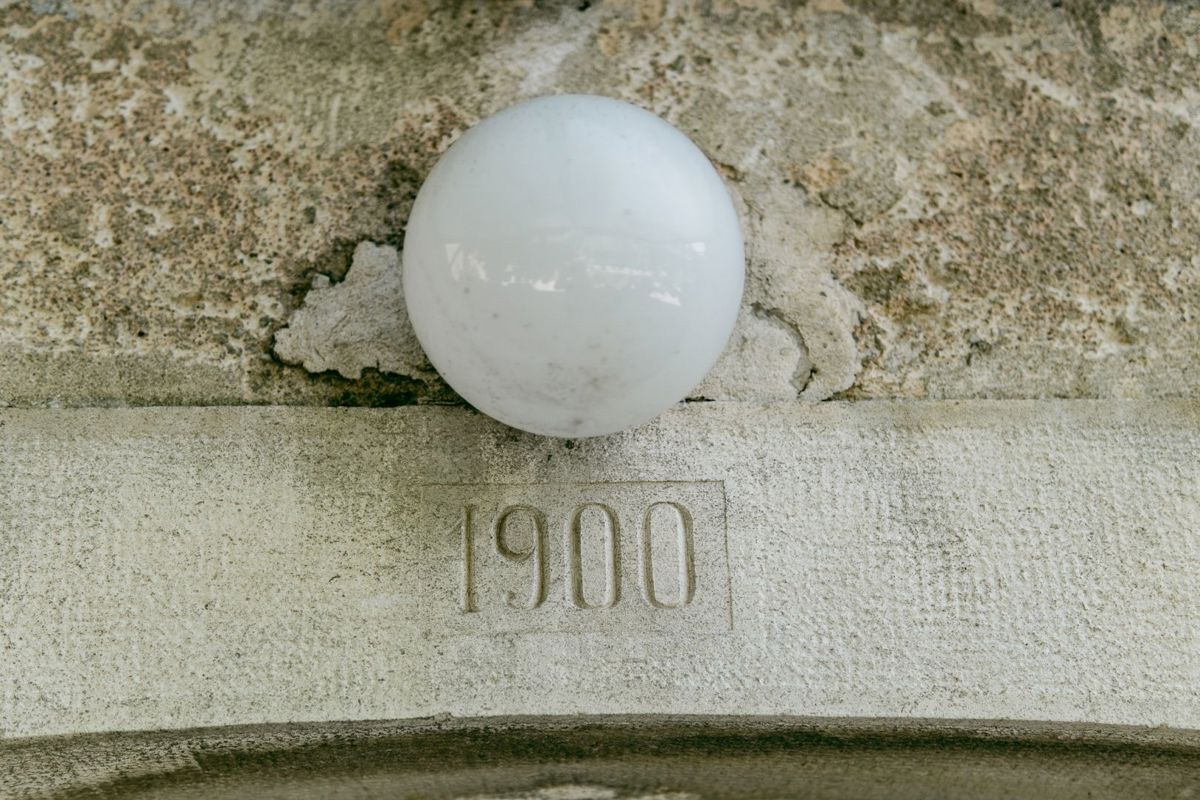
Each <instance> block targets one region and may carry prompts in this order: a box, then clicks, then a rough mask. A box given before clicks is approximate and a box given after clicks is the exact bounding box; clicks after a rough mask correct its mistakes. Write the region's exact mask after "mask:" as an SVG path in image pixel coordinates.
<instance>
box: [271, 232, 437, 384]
mask: <svg viewBox="0 0 1200 800" xmlns="http://www.w3.org/2000/svg"><path fill="white" fill-rule="evenodd" d="M275 354H276V355H277V356H279V358H280V359H281V360H282V361H284V363H287V364H303V366H304V368H305V369H306V370H308V371H309V372H326V371H328V370H333V371H334V372H337V373H338V374H339V375H341V376H342V377H344V378H352V379H358V378H361V377H362V373H363V370H364V369H377V370H380V371H381V372H394V373H397V374H400V375H407V376H408V377H410V378H415V379H418V380H429V379H431V378H433V377H434V375H435V373H434V370H433V368H432V367H431V366H430V365H429V362H428V361H427V360H426V358H425V354H424V352H423V351H422V350H421V345H420V343H419V342H418V341H417V337H416V333H415V332H414V331H413V329H412V325H411V323H410V322H409V320H408V310H407V309H406V308H405V305H404V288H403V286H402V283H401V270H400V257H399V255H398V254H397V253H396V248H394V247H390V246H388V245H376V244H372V243H371V242H362V243H361V244H359V245H358V247H356V248H355V250H354V259H353V261H352V262H351V264H350V270H349V271H348V272H347V273H346V279H345V280H344V281H342V282H341V283H339V284H331V283H330V280H329V276H327V275H317V277H315V278H314V279H313V285H312V289H310V290H309V292H308V294H307V295H305V297H304V305H303V306H301V307H300V308H299V309H297V310H296V311H295V313H293V314H292V316H291V317H290V318H289V319H288V324H287V327H285V328H283V329H281V330H280V331H278V332H277V333H276V334H275Z"/></svg>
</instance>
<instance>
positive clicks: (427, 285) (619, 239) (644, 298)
mask: <svg viewBox="0 0 1200 800" xmlns="http://www.w3.org/2000/svg"><path fill="white" fill-rule="evenodd" d="M744 273H745V266H744V255H743V248H742V237H741V232H740V230H739V228H738V220H737V214H736V212H735V211H734V208H733V203H732V202H731V200H730V197H729V194H728V192H727V191H726V189H725V186H724V185H723V184H722V182H721V179H720V177H718V175H717V173H716V171H715V170H714V169H713V167H712V165H711V164H710V163H709V161H708V159H707V158H705V156H704V154H703V153H702V152H701V151H700V149H699V148H698V147H696V145H694V144H693V143H692V142H691V141H690V140H689V139H688V138H687V136H685V135H684V134H682V133H681V132H679V131H678V130H676V129H675V128H673V127H672V126H671V125H669V124H668V123H666V122H664V121H663V120H662V119H660V118H658V117H657V116H655V115H654V114H651V113H650V112H648V111H643V110H642V109H640V108H638V107H636V106H633V105H630V104H628V103H624V102H621V101H618V100H612V99H609V98H605V97H593V96H587V95H559V96H553V97H541V98H537V99H534V100H529V101H526V102H523V103H519V104H517V105H515V106H512V107H510V108H507V109H505V110H503V111H501V112H499V113H497V114H495V115H493V116H491V117H489V118H487V119H485V120H483V121H482V122H480V123H479V124H478V125H476V126H475V127H473V128H471V129H470V130H469V131H467V132H466V133H465V134H464V135H463V136H462V137H461V138H460V139H459V140H458V141H457V142H455V143H454V145H453V146H452V147H450V149H449V150H448V151H447V152H446V154H445V155H444V156H443V157H442V159H441V160H440V161H439V162H438V163H437V165H436V166H435V167H434V169H433V171H432V172H431V173H430V175H429V178H428V179H427V180H426V181H425V183H424V185H423V186H422V187H421V190H420V192H419V193H418V194H417V199H416V203H415V204H414V206H413V210H412V214H411V216H410V217H409V221H408V229H407V232H406V234H405V240H404V292H405V299H406V302H407V304H408V313H409V316H410V318H411V319H412V324H413V327H414V329H415V330H416V333H417V338H418V339H419V340H420V342H421V345H422V347H424V348H425V353H426V355H428V357H429V360H430V362H432V364H433V366H434V367H436V368H437V370H438V372H439V373H441V375H442V377H443V378H444V379H445V380H446V382H447V383H448V384H450V386H451V387H453V388H454V390H455V391H457V392H458V393H459V394H460V395H462V397H463V398H464V399H466V400H467V401H468V402H469V403H471V404H472V405H473V406H475V407H476V408H478V409H479V410H481V411H483V412H484V413H486V414H488V415H490V416H492V417H495V418H496V419H498V420H500V421H501V422H504V423H506V424H508V425H511V426H513V427H515V428H520V429H522V430H526V431H531V432H534V433H539V434H545V435H549V436H564V437H582V436H597V435H601V434H606V433H612V432H615V431H620V430H623V429H625V428H628V427H631V426H635V425H639V424H641V423H643V422H646V421H648V420H649V419H651V418H653V417H654V416H656V415H657V414H659V413H660V412H661V411H663V410H665V409H666V408H667V407H669V406H670V405H672V404H673V403H675V402H677V401H679V400H681V399H682V398H684V397H685V396H686V395H687V393H688V392H689V391H690V390H691V389H692V388H694V387H695V386H696V384H698V383H699V382H700V381H701V379H703V377H704V375H705V374H706V373H707V372H708V370H709V369H710V368H711V367H712V365H713V364H714V363H715V362H716V360H717V358H718V356H720V354H721V351H722V349H723V348H724V347H725V343H726V341H727V340H728V338H729V334H730V332H731V331H732V329H733V324H734V321H735V319H736V318H737V312H738V306H739V305H740V302H741V296H742V286H743V282H744Z"/></svg>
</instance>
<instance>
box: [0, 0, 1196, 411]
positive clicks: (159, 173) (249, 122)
mask: <svg viewBox="0 0 1200 800" xmlns="http://www.w3.org/2000/svg"><path fill="white" fill-rule="evenodd" d="M0 5H2V6H4V7H3V9H2V10H0V95H2V97H0V108H2V111H0V156H2V157H0V186H3V190H2V191H0V226H2V228H0V289H2V290H0V402H6V403H9V404H15V405H56V404H57V405H111V404H115V405H121V404H134V405H138V404H164V403H165V404H226V403H289V404H352V405H353V404H367V405H395V404H403V403H411V402H417V401H427V400H433V401H448V400H449V401H453V400H454V399H455V398H454V397H453V395H452V394H451V393H450V392H449V391H448V390H447V389H446V387H445V386H444V385H443V384H442V383H440V381H438V380H437V378H436V377H435V376H433V375H432V374H431V373H429V371H428V370H427V369H426V367H425V365H424V364H421V363H416V362H414V361H413V360H412V359H411V358H409V357H408V356H409V355H411V352H412V343H411V341H408V340H407V339H406V338H405V334H403V333H402V332H399V331H398V330H394V331H393V334H392V335H395V336H396V337H397V338H395V339H394V340H393V341H390V342H389V343H388V345H387V348H388V350H389V352H392V353H403V354H405V357H403V358H398V359H378V360H376V361H375V362H374V363H377V365H378V366H377V367H375V366H372V364H373V362H372V355H374V354H373V353H370V352H368V353H366V354H364V353H356V352H353V351H354V350H355V342H354V341H353V340H350V341H349V342H348V341H347V340H346V339H338V338H337V337H336V335H335V334H336V333H337V332H331V333H330V335H331V336H334V338H333V339H331V340H323V339H321V338H318V339H316V340H314V339H312V338H311V337H309V338H308V340H307V345H306V347H307V350H305V351H304V352H302V351H301V350H299V349H296V347H295V345H296V344H297V342H296V340H295V339H294V338H293V340H292V345H283V346H282V347H281V349H280V350H279V353H280V355H278V356H277V355H275V354H274V353H273V351H272V343H273V341H274V337H275V335H276V334H277V333H278V332H279V331H280V330H281V329H284V328H285V326H288V325H289V323H291V324H292V326H293V327H292V331H293V333H292V334H289V335H291V336H293V337H295V336H301V337H303V336H305V335H307V334H305V333H304V331H306V330H307V328H306V325H307V324H308V323H305V321H304V319H303V318H301V317H296V316H294V314H295V311H296V309H297V307H299V306H300V305H301V304H302V303H303V302H304V298H305V295H306V293H308V292H309V290H310V287H311V286H312V285H313V283H314V278H316V279H317V280H318V282H320V281H323V280H324V279H323V278H320V277H319V276H321V275H324V276H327V277H328V278H329V280H330V281H332V282H335V283H336V282H337V281H340V280H341V279H342V278H344V277H345V275H346V271H347V269H348V267H349V263H350V255H351V253H352V252H353V251H354V249H355V247H356V246H357V245H359V244H361V243H363V242H372V243H375V244H378V245H390V246H394V247H400V246H402V243H403V237H404V225H405V220H406V218H407V214H408V211H409V207H410V205H411V202H412V199H413V197H414V194H415V192H416V190H417V187H418V186H419V185H420V183H421V180H422V179H423V177H424V176H425V174H427V172H428V171H429V169H430V167H431V165H432V164H433V163H434V161H435V160H436V159H437V157H438V155H439V153H441V152H443V151H444V150H445V149H446V147H447V146H448V145H449V144H450V143H451V142H452V141H453V140H454V138H455V137H456V136H458V135H459V134H461V132H462V131H463V130H465V129H466V128H467V127H468V126H469V125H471V124H472V123H474V122H475V121H477V120H479V119H480V118H482V117H483V116H485V115H487V114H489V113H492V112H494V111H496V110H498V109H500V108H502V107H504V106H506V105H509V104H511V103H512V102H514V101H516V100H519V99H522V98H526V97H530V96H533V95H537V94H542V93H548V92H559V91H573V92H594V93H600V94H607V95H612V96H616V97H621V98H624V99H627V100H630V101H632V102H635V103H638V104H640V105H642V106H644V107H646V108H648V109H650V110H652V111H655V112H656V113H659V114H661V115H663V116H664V117H665V118H667V119H668V120H670V121H671V122H673V123H674V124H676V125H678V126H679V127H680V128H682V129H683V130H684V131H686V132H687V133H688V134H690V135H691V136H692V137H693V138H694V139H695V140H696V141H697V142H698V143H699V145H700V146H701V147H702V148H703V149H704V150H705V151H706V152H707V153H708V155H709V156H710V157H711V158H712V159H713V160H714V161H715V162H716V163H717V164H718V166H719V168H720V170H721V171H722V173H723V174H724V175H725V177H726V178H727V180H728V185H729V188H730V190H731V192H733V194H734V195H735V197H736V199H737V202H738V205H739V208H740V209H741V213H742V215H743V219H744V224H745V230H746V233H747V239H748V245H749V247H748V255H749V265H748V266H749V277H750V281H749V291H748V294H747V297H746V308H745V310H744V313H743V315H742V323H741V326H740V328H739V330H738V333H737V334H736V335H735V337H734V341H733V343H732V345H731V347H732V348H733V352H735V353H736V354H737V358H736V359H734V360H732V361H729V362H727V365H726V366H727V367H728V369H726V370H725V371H724V373H723V374H721V375H719V376H717V377H716V378H714V380H712V381H710V382H709V383H708V384H707V385H705V386H704V387H702V388H701V389H699V390H698V393H702V394H704V395H705V396H709V397H713V398H719V399H763V400H767V399H794V398H795V397H796V396H801V397H803V398H805V399H811V400H819V399H824V398H828V397H831V396H839V397H848V398H896V397H904V398H921V397H930V398H981V397H1030V398H1033V397H1101V398H1103V397H1110V398H1112V397H1125V398H1136V397H1188V396H1194V395H1195V393H1196V391H1197V388H1198V387H1200V356H1198V355H1197V354H1198V353H1200V321H1198V319H1197V313H1198V312H1197V309H1198V308H1200V128H1198V121H1200V91H1198V90H1197V88H1196V87H1197V86H1200V5H1197V4H1196V3H1195V2H1180V3H1164V4H1159V3H1148V2H1147V3H1125V2H1111V3H1110V2H1103V3H1101V2H1095V3H1090V2H1081V1H1080V0H1067V2H1063V3H1049V2H1046V3H1016V2H1014V3H997V2H993V0H974V1H973V2H966V1H965V0H964V1H963V2H952V1H951V0H937V1H936V2H930V0H914V1H913V2H899V3H897V2H890V1H889V2H882V1H879V2H875V1H873V0H864V1H863V2H842V1H841V0H817V1H815V2H811V3H807V4H800V3H774V2H755V1H754V0H711V2H709V1H708V0H704V1H703V2H701V1H700V0H696V2H690V1H689V0H679V1H678V2H675V1H672V2H666V1H665V0H620V1H619V2H618V1H616V0H611V1H609V0H596V1H595V2H573V3H551V2H514V3H484V2H477V3H475V2H463V3H449V2H447V3H437V2H427V1H426V0H382V1H381V2H370V3H368V2H362V3H350V4H347V3H341V2H324V1H322V0H314V1H313V2H258V3H249V4H246V3H218V4H213V3H190V2H183V1H182V0H180V2H132V3H125V2H121V3H115V2H114V3H106V2H99V1H98V2H70V1H69V0H63V1H62V2H34V3H28V4H26V3H16V2H13V3H0ZM324 291H326V292H328V291H329V290H324ZM353 296H354V295H353V293H352V292H349V291H343V292H342V293H341V294H340V295H338V296H337V297H340V298H342V299H345V298H349V297H353ZM325 298H326V301H325V302H326V309H327V310H330V309H333V308H336V303H335V305H333V306H331V305H329V303H330V302H333V301H334V300H335V299H336V298H335V296H333V295H328V294H327V295H325ZM394 304H395V297H393V296H384V297H381V298H380V299H379V300H378V305H377V306H375V307H371V306H370V304H367V305H365V306H363V305H360V304H358V303H356V304H354V305H351V306H346V307H345V308H344V310H345V311H346V313H347V314H348V315H350V316H349V317H348V319H347V320H346V324H345V325H344V326H343V327H342V328H341V329H340V331H341V332H342V333H345V332H347V331H349V332H351V333H353V332H355V331H361V330H363V329H364V326H366V327H367V328H370V326H371V325H374V324H376V323H377V322H378V319H379V314H381V313H383V314H386V313H388V310H389V309H390V308H391V307H392V306H393V305H394ZM314 313H315V312H314ZM357 314H363V315H364V317H363V319H358V318H356V317H355V316H354V315H357ZM310 322H311V320H310ZM376 329H377V328H376ZM286 337H287V335H285V341H286ZM289 348H290V349H289ZM289 353H290V355H289ZM316 353H323V354H324V356H325V357H319V358H317V357H313V356H314V354H316ZM281 357H282V360H283V361H294V362H296V363H297V365H295V366H286V365H285V364H283V363H282V362H281ZM300 363H304V364H307V365H308V367H309V368H310V369H316V370H319V373H318V374H315V375H314V374H311V373H309V372H308V371H306V369H305V368H304V367H303V366H299V364H300ZM364 366H367V367H370V368H369V369H367V370H366V371H365V372H364V373H362V374H361V377H359V378H354V377H353V376H354V375H358V374H359V371H360V369H362V368H363V367H364ZM347 376H350V377H347Z"/></svg>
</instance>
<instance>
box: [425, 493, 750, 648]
mask: <svg viewBox="0 0 1200 800" xmlns="http://www.w3.org/2000/svg"><path fill="white" fill-rule="evenodd" d="M654 484H661V485H673V484H679V485H682V486H698V485H704V484H709V485H712V486H717V487H720V490H721V554H722V555H723V556H724V557H725V560H724V566H725V608H726V609H727V610H728V613H727V614H726V615H725V629H724V630H722V631H712V632H707V633H696V634H693V635H694V636H698V637H712V636H725V635H728V634H730V633H732V632H733V622H734V610H733V570H732V569H731V568H730V564H729V492H728V487H727V486H726V482H725V480H724V479H723V478H722V479H719V480H714V479H711V478H709V479H699V480H693V481H689V480H679V479H669V480H654V479H650V478H643V479H641V480H630V481H427V482H422V483H412V484H408V487H407V488H409V489H412V490H420V489H426V488H438V487H446V488H458V487H470V486H483V487H493V486H494V487H499V488H506V487H522V486H546V487H553V486H573V487H578V486H646V485H654ZM478 635H479V634H476V633H466V632H451V633H449V638H452V639H460V638H467V637H471V636H478ZM520 635H527V636H528V635H537V636H578V635H580V634H578V633H574V632H569V631H529V632H527V633H524V634H520ZM634 635H639V634H634ZM656 635H657V634H656Z"/></svg>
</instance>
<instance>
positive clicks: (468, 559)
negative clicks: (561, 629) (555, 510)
mask: <svg viewBox="0 0 1200 800" xmlns="http://www.w3.org/2000/svg"><path fill="white" fill-rule="evenodd" d="M479 516H480V515H479V511H478V508H477V507H476V506H475V505H472V504H465V505H463V506H462V521H461V524H462V558H463V569H462V591H461V594H460V598H459V601H460V608H461V610H462V611H463V612H466V613H470V612H475V611H479V610H480V609H479V600H478V598H477V596H476V594H477V592H476V574H475V573H476V568H477V557H476V547H477V545H478V541H477V540H478V538H479V537H480V534H481V533H483V532H482V531H479V530H478V528H479V527H480V525H479ZM637 522H638V523H640V524H639V525H637V526H636V527H637V528H638V529H637V530H636V531H629V532H628V534H630V538H632V539H634V541H633V542H631V543H630V544H632V545H633V547H634V549H635V554H636V565H637V566H636V569H635V571H636V575H635V576H633V577H634V582H635V585H636V587H637V594H638V595H639V596H640V602H641V603H644V604H645V605H647V606H650V607H651V608H655V609H677V608H683V607H685V606H687V605H688V604H689V603H691V602H692V599H693V596H694V594H695V590H696V567H695V553H694V548H695V544H694V531H693V523H692V514H691V512H689V511H688V509H687V508H686V507H685V506H684V505H683V504H682V503H679V502H676V501H673V500H659V501H654V502H650V503H649V504H648V505H647V506H646V507H645V508H644V509H642V511H641V514H640V519H639V520H637ZM597 524H598V525H599V530H600V531H601V533H602V540H603V558H602V559H596V560H590V561H589V560H585V559H584V558H583V557H582V555H581V553H582V550H583V539H584V530H585V526H586V528H587V529H588V530H595V529H596V526H597ZM517 525H520V526H521V528H523V529H525V530H527V531H530V534H531V535H530V536H529V544H528V545H527V546H521V547H514V546H513V544H512V538H513V537H512V536H511V535H510V534H511V529H512V528H513V527H514V526H517ZM484 528H485V531H486V533H487V534H488V539H489V540H490V545H491V547H492V548H493V550H494V553H495V554H496V556H498V557H499V558H500V559H502V560H503V561H504V562H506V563H508V564H519V565H527V569H528V570H529V588H528V590H527V591H524V592H514V591H507V592H505V593H504V595H503V601H504V603H505V604H506V605H507V606H508V607H509V608H514V609H525V610H532V609H535V608H538V607H540V606H541V605H542V604H543V603H545V602H546V599H547V595H548V593H549V589H550V586H551V585H552V580H551V577H552V576H551V575H550V574H549V572H550V568H549V564H551V563H553V564H560V563H561V564H562V568H563V569H564V570H565V574H564V575H562V576H561V580H562V585H563V587H564V595H565V600H566V603H567V604H568V605H569V606H570V607H574V608H577V609H609V608H614V607H616V606H617V605H618V604H621V603H625V602H634V603H637V602H639V598H635V599H632V600H630V599H629V598H624V597H623V596H622V582H623V577H624V576H623V575H622V564H623V563H625V559H624V558H623V555H622V541H623V538H624V535H625V534H626V532H624V531H622V526H621V522H620V517H619V515H618V514H617V512H616V511H615V510H614V509H613V508H612V507H611V506H609V505H607V504H605V503H600V502H587V503H581V504H579V505H577V506H575V507H574V508H573V509H571V510H569V511H568V512H567V513H566V514H565V515H563V516H562V518H554V517H553V516H552V515H550V514H547V513H546V511H544V510H543V509H541V508H539V507H537V506H534V505H528V504H515V505H506V506H504V507H502V508H500V509H499V510H498V511H497V512H496V513H495V515H494V516H493V517H492V519H491V524H490V525H485V526H484ZM555 532H561V539H560V540H559V541H560V542H561V547H562V558H561V560H560V559H558V558H553V559H552V558H550V553H549V548H550V547H551V546H552V544H551V542H552V540H551V535H552V534H553V533H555ZM657 536H670V537H671V539H673V542H672V544H673V545H674V546H673V548H672V549H673V550H674V551H675V559H676V563H675V564H674V567H675V569H674V570H671V571H672V572H674V575H675V580H674V584H675V587H674V591H673V592H671V594H672V595H673V597H670V598H667V597H664V596H663V594H664V593H662V592H661V591H660V589H658V588H656V587H655V577H654V576H655V563H654V560H655V553H656V552H661V545H662V544H665V542H661V543H660V545H659V546H656V545H655V541H656V539H655V537H657ZM629 563H630V564H632V563H633V560H632V559H629ZM660 569H661V567H660ZM585 572H591V573H593V574H585ZM596 573H599V574H596ZM659 574H660V575H661V574H662V573H661V571H660V573H659ZM585 583H586V585H587V586H589V587H598V586H601V585H602V586H603V592H602V593H600V594H599V596H598V597H596V598H594V599H592V600H589V599H587V598H586V597H585V596H584V595H585V592H584V586H585ZM593 593H595V591H594V590H593Z"/></svg>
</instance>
